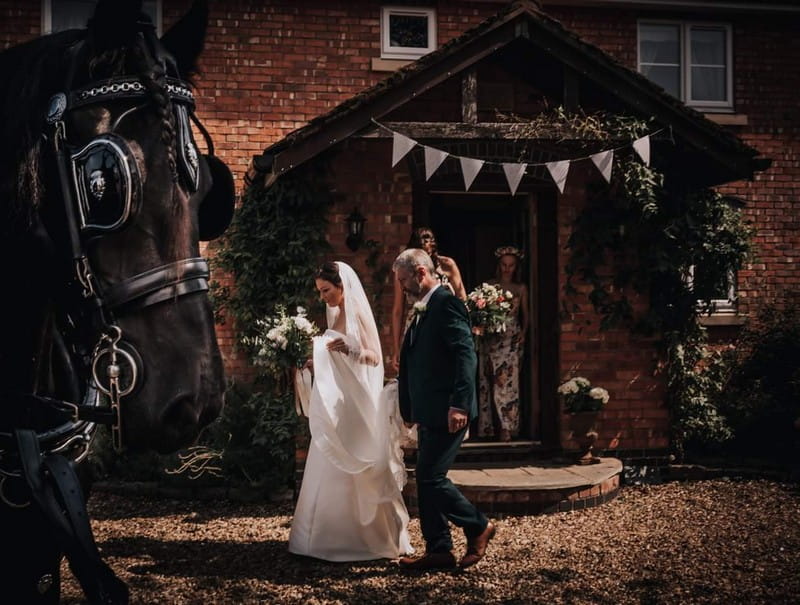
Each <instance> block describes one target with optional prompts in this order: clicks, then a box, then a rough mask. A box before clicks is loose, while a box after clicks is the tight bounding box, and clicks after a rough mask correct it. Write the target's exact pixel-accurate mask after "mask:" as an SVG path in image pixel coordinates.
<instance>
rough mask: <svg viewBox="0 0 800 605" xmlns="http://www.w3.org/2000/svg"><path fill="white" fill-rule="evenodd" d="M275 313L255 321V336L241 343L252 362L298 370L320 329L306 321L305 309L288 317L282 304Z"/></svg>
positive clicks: (274, 367) (270, 366)
mask: <svg viewBox="0 0 800 605" xmlns="http://www.w3.org/2000/svg"><path fill="white" fill-rule="evenodd" d="M275 311H276V314H275V315H274V316H273V317H269V318H267V319H257V320H256V326H257V328H258V330H257V333H256V335H255V336H253V337H246V338H244V339H242V342H243V343H244V344H245V345H247V346H249V347H251V349H252V350H253V363H254V364H255V365H258V366H265V367H268V368H271V369H274V370H281V369H287V368H300V367H302V366H303V364H304V363H305V362H306V360H307V359H308V358H309V357H310V356H311V339H312V337H314V336H316V335H317V334H319V328H317V326H316V325H315V324H314V323H313V322H312V321H310V320H309V319H308V317H307V316H306V310H305V309H304V308H303V307H297V313H296V315H288V314H287V312H286V308H285V307H284V306H282V305H277V306H276V307H275Z"/></svg>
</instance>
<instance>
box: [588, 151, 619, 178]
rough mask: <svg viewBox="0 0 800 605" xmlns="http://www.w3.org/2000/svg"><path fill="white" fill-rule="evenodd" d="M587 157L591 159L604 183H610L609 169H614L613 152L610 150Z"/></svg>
mask: <svg viewBox="0 0 800 605" xmlns="http://www.w3.org/2000/svg"><path fill="white" fill-rule="evenodd" d="M589 157H590V158H592V162H594V165H595V166H597V169H598V170H599V171H600V174H602V175H603V178H604V179H605V180H606V182H607V183H610V182H611V169H612V168H613V167H614V150H613V149H611V150H609V151H601V152H600V153H595V154H594V155H590V156H589Z"/></svg>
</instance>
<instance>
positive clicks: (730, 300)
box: [689, 265, 736, 315]
mask: <svg viewBox="0 0 800 605" xmlns="http://www.w3.org/2000/svg"><path fill="white" fill-rule="evenodd" d="M702 270H703V268H702V267H698V266H696V265H695V266H693V267H691V268H690V269H689V287H692V284H693V283H694V279H695V275H698V274H699V273H700V272H701V271H702ZM705 304H706V301H704V300H702V299H698V300H697V306H698V307H703V308H704V307H705ZM711 312H712V314H714V315H722V314H732V313H736V273H735V272H734V271H730V272H729V273H728V278H727V279H726V280H725V283H724V284H721V285H720V287H719V290H718V291H717V292H714V294H713V297H712V298H711Z"/></svg>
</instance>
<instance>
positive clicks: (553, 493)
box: [403, 458, 622, 517]
mask: <svg viewBox="0 0 800 605" xmlns="http://www.w3.org/2000/svg"><path fill="white" fill-rule="evenodd" d="M408 473H409V477H408V483H407V484H406V487H405V489H404V490H403V494H404V496H405V499H406V505H407V506H408V508H409V511H410V512H411V513H412V514H417V513H418V509H417V486H416V482H415V481H414V468H413V467H410V468H409V469H408ZM621 474H622V462H621V461H620V460H619V459H617V458H600V462H599V463H598V464H591V465H586V466H582V465H574V464H571V463H569V462H566V461H561V460H558V459H552V460H540V461H531V462H528V463H526V464H524V465H521V466H517V465H508V464H492V463H489V464H484V465H482V466H480V467H475V466H474V465H473V467H472V468H467V467H466V466H462V467H459V468H453V469H451V470H450V472H449V473H448V477H449V478H450V480H451V481H452V482H453V483H455V484H456V485H457V486H458V487H459V489H460V490H461V492H462V493H463V494H464V495H465V496H466V497H467V498H468V499H469V500H470V501H471V502H473V503H474V504H475V505H477V506H478V508H480V510H481V511H483V512H484V513H486V514H487V515H489V516H494V517H500V516H504V515H536V514H542V513H552V512H563V511H571V510H580V509H584V508H590V507H592V506H597V505H599V504H603V503H604V502H608V501H609V500H612V499H614V498H615V497H616V496H617V493H618V492H619V487H620V476H621Z"/></svg>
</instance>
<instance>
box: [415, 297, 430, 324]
mask: <svg viewBox="0 0 800 605" xmlns="http://www.w3.org/2000/svg"><path fill="white" fill-rule="evenodd" d="M427 310H428V305H426V304H425V303H424V302H422V301H421V300H420V301H417V302H415V303H414V320H415V321H419V320H420V319H422V317H423V316H424V315H425V311H427Z"/></svg>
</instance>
